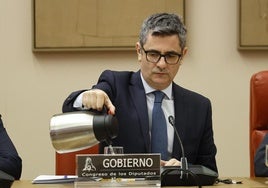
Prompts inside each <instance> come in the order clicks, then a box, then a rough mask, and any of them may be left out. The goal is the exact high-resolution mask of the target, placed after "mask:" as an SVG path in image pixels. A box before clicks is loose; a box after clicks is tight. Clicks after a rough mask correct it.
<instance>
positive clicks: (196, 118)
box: [63, 70, 217, 172]
mask: <svg viewBox="0 0 268 188" xmlns="http://www.w3.org/2000/svg"><path fill="white" fill-rule="evenodd" d="M93 88H98V89H101V90H104V91H105V92H106V93H107V94H108V96H109V97H110V99H111V101H112V103H113V104H114V105H115V107H116V117H117V119H118V122H119V134H118V137H117V138H115V139H114V140H113V145H119V146H123V147H124V153H148V152H150V136H149V119H148V111H147V105H146V104H147V103H146V95H145V90H144V87H143V84H142V81H141V77H140V71H138V72H135V73H134V72H116V71H109V70H107V71H104V72H103V73H102V74H101V76H100V78H99V80H98V83H97V84H96V85H95V86H93ZM83 91H85V90H80V91H76V92H73V93H72V94H71V95H70V96H69V97H68V98H67V99H66V100H65V102H64V104H63V112H70V111H75V110H76V109H74V108H73V102H74V100H75V99H76V97H77V96H78V95H79V94H80V93H81V92H83ZM173 95H174V103H175V126H176V128H177V130H178V132H179V134H180V136H181V140H182V142H183V145H184V150H185V156H186V157H187V159H188V162H189V163H192V164H200V165H204V166H206V167H208V168H210V169H212V170H214V171H216V172H217V166H216V160H215V155H216V146H215V144H214V139H213V129H212V112H211V103H210V101H209V100H208V99H207V98H205V97H203V96H201V95H199V94H197V93H195V92H192V91H189V90H186V89H184V88H182V87H180V86H178V85H176V84H175V83H173ZM172 155H173V157H175V158H177V159H178V160H180V158H181V149H180V144H179V141H178V139H177V138H176V136H174V144H173V154H172Z"/></svg>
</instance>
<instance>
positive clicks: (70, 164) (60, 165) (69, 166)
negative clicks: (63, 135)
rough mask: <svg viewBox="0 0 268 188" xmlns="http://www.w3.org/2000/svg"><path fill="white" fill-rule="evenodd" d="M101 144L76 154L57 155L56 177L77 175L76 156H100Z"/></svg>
mask: <svg viewBox="0 0 268 188" xmlns="http://www.w3.org/2000/svg"><path fill="white" fill-rule="evenodd" d="M98 153H99V144H97V145H95V146H93V147H90V148H87V149H84V150H80V151H76V152H71V153H63V154H59V153H56V168H55V171H56V172H55V173H56V175H76V155H77V154H98Z"/></svg>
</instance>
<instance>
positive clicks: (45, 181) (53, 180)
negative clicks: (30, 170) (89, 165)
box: [32, 175, 77, 184]
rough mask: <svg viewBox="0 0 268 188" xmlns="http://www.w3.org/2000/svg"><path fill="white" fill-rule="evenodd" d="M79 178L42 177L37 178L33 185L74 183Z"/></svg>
mask: <svg viewBox="0 0 268 188" xmlns="http://www.w3.org/2000/svg"><path fill="white" fill-rule="evenodd" d="M76 178H77V176H58V175H56V176H55V175H40V176H37V177H36V178H35V179H34V180H33V181H32V183H33V184H49V183H73V182H74V181H75V180H76Z"/></svg>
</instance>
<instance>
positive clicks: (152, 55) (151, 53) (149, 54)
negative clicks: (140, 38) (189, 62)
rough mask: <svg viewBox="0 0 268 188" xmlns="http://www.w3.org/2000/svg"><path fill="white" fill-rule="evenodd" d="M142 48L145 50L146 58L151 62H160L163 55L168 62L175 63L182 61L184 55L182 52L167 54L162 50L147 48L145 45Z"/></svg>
mask: <svg viewBox="0 0 268 188" xmlns="http://www.w3.org/2000/svg"><path fill="white" fill-rule="evenodd" d="M141 48H142V50H143V51H144V52H145V55H146V60H147V61H149V62H151V63H158V62H159V60H160V59H161V57H164V59H165V62H166V63H167V64H170V65H175V64H177V63H178V62H179V61H180V59H181V57H182V55H181V54H178V53H176V52H169V53H166V54H161V53H160V52H158V51H156V50H145V49H144V48H143V46H142V47H141Z"/></svg>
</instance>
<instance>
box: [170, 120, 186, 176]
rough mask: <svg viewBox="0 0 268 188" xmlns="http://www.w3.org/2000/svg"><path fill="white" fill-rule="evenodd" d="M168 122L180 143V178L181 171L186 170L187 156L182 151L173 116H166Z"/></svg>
mask: <svg viewBox="0 0 268 188" xmlns="http://www.w3.org/2000/svg"><path fill="white" fill-rule="evenodd" d="M168 122H169V123H170V125H172V127H173V129H174V131H175V134H176V136H177V139H178V140H179V143H180V147H181V156H182V157H181V169H182V171H181V177H180V178H181V179H182V178H183V172H185V171H186V170H188V163H187V158H186V157H185V153H184V147H183V144H182V141H181V138H180V135H179V133H178V131H177V129H176V127H175V119H174V117H173V116H169V117H168Z"/></svg>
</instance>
